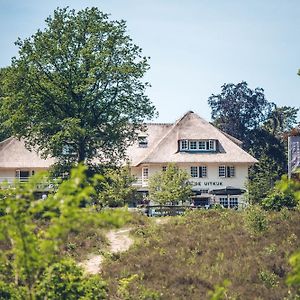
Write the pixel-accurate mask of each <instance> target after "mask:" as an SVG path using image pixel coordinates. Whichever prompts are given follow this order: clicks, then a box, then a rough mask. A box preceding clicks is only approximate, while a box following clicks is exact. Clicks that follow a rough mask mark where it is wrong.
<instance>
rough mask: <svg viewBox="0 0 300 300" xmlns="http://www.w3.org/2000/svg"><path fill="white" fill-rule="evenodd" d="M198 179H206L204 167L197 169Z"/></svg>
mask: <svg viewBox="0 0 300 300" xmlns="http://www.w3.org/2000/svg"><path fill="white" fill-rule="evenodd" d="M199 177H200V178H203V177H207V167H206V166H200V167H199Z"/></svg>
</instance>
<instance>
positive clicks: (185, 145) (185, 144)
mask: <svg viewBox="0 0 300 300" xmlns="http://www.w3.org/2000/svg"><path fill="white" fill-rule="evenodd" d="M180 150H188V141H187V140H181V141H180Z"/></svg>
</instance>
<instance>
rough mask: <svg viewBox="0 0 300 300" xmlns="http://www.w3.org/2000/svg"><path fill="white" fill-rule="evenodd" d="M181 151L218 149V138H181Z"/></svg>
mask: <svg viewBox="0 0 300 300" xmlns="http://www.w3.org/2000/svg"><path fill="white" fill-rule="evenodd" d="M179 150H180V151H210V152H212V151H216V140H180V141H179Z"/></svg>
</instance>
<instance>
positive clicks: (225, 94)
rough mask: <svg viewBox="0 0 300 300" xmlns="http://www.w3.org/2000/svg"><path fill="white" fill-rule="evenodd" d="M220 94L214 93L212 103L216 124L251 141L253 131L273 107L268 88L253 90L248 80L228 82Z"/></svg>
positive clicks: (248, 143) (246, 145) (237, 136)
mask: <svg viewBox="0 0 300 300" xmlns="http://www.w3.org/2000/svg"><path fill="white" fill-rule="evenodd" d="M221 89H222V91H221V93H220V94H218V95H214V94H213V95H211V96H210V97H209V99H208V104H209V105H210V107H211V109H212V120H213V122H214V124H215V125H216V126H217V127H219V128H220V129H222V130H224V131H225V132H227V133H229V134H230V135H232V136H234V137H236V138H238V139H240V140H241V141H243V142H244V146H245V147H246V149H247V148H248V147H249V145H250V139H249V138H250V136H249V133H250V132H251V131H252V130H254V129H257V128H259V127H260V126H261V125H262V124H263V123H264V122H265V120H266V118H267V116H268V115H269V113H270V111H271V104H270V103H268V101H267V100H266V98H265V95H264V90H263V89H262V88H256V89H254V90H251V89H250V88H249V87H248V84H247V82H245V81H242V82H240V83H237V84H232V83H230V84H224V85H222V87H221Z"/></svg>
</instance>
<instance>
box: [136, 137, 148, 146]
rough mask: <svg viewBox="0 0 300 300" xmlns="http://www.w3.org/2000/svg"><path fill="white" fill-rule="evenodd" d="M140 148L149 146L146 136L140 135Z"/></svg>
mask: <svg viewBox="0 0 300 300" xmlns="http://www.w3.org/2000/svg"><path fill="white" fill-rule="evenodd" d="M138 142H139V148H147V147H148V140H147V137H146V136H139V137H138Z"/></svg>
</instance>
